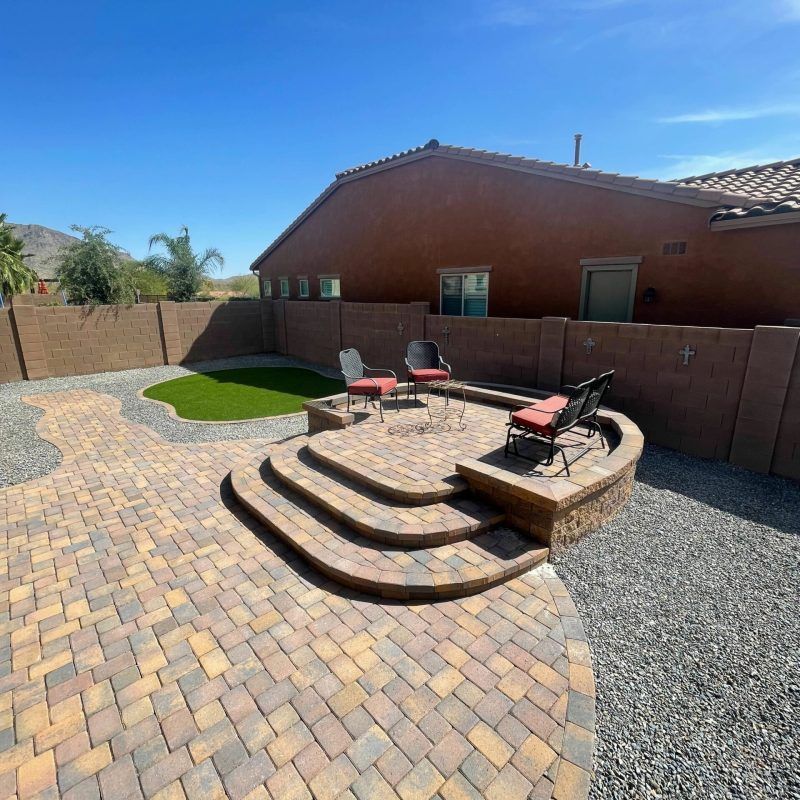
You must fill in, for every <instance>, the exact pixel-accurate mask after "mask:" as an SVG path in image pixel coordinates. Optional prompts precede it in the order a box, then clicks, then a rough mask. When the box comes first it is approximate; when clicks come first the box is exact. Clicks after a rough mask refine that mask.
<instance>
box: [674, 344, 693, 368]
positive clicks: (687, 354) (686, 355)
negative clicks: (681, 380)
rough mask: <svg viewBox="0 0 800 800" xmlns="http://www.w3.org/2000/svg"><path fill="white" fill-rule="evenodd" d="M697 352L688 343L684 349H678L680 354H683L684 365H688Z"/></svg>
mask: <svg viewBox="0 0 800 800" xmlns="http://www.w3.org/2000/svg"><path fill="white" fill-rule="evenodd" d="M695 353H696V351H695V350H692V348H691V347H689V345H688V344H686V345H684V346H683V349H682V350H678V355H680V356H683V366H684V367H688V366H689V359H690V358H691V357H692V356H693V355H695Z"/></svg>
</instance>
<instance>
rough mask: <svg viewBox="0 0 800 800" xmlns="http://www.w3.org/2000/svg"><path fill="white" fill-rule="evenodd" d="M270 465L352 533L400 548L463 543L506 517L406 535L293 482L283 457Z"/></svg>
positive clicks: (285, 482) (280, 477)
mask: <svg viewBox="0 0 800 800" xmlns="http://www.w3.org/2000/svg"><path fill="white" fill-rule="evenodd" d="M270 466H271V467H272V471H273V473H274V474H275V475H276V477H277V478H278V480H279V481H280V482H281V483H282V484H283V485H284V486H286V487H287V488H288V489H291V490H292V491H293V492H296V493H297V494H300V495H302V496H303V497H305V498H306V499H307V500H309V501H310V502H312V503H314V504H315V505H316V506H318V507H319V508H321V509H323V510H324V511H326V512H327V513H328V514H330V515H331V516H332V517H334V518H335V519H337V520H339V522H342V523H344V524H345V525H347V526H348V527H349V528H350V529H351V530H354V531H356V532H357V533H360V534H361V535H362V536H365V537H367V538H368V539H372V540H374V541H376V542H382V543H383V544H390V545H395V546H397V547H437V546H440V545H443V544H450V543H452V542H460V541H463V540H464V539H469V538H471V537H473V536H476V535H477V534H479V533H481V532H483V531H487V530H490V529H491V528H493V527H495V526H497V525H500V524H501V523H502V522H503V520H504V519H505V514H504V513H503V512H501V511H498V512H497V513H496V514H494V515H493V516H492V517H490V518H489V519H487V520H484V521H482V522H478V523H475V524H474V525H462V526H460V527H455V528H449V529H447V528H446V527H445V526H444V525H440V526H438V527H439V528H440V530H438V531H435V532H430V533H425V532H423V533H413V534H409V533H403V532H401V531H400V530H398V527H397V526H392V524H391V523H387V522H386V521H385V520H383V519H377V518H375V517H364V518H358V517H356V516H355V515H353V514H352V513H347V511H346V510H343V509H342V508H340V507H338V506H337V505H335V504H334V503H332V502H330V501H328V500H326V499H325V498H324V497H321V496H320V495H319V494H317V493H316V492H315V491H314V488H313V487H310V486H305V485H303V484H301V483H299V482H298V481H297V480H295V479H293V477H292V476H291V474H290V470H289V469H287V468H286V464H285V462H284V460H283V459H282V458H277V457H274V458H271V459H270Z"/></svg>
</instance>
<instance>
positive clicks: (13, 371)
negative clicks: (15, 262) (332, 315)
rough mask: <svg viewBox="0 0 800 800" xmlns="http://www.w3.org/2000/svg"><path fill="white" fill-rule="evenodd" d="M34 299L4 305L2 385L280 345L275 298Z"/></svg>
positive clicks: (0, 318)
mask: <svg viewBox="0 0 800 800" xmlns="http://www.w3.org/2000/svg"><path fill="white" fill-rule="evenodd" d="M31 296H34V295H31ZM27 297H28V296H26V297H25V298H24V300H23V302H19V301H18V300H16V299H15V300H14V301H13V304H12V307H11V309H10V310H9V309H4V310H0V383H5V382H9V381H15V380H22V379H24V378H25V377H27V378H28V379H30V380H36V379H39V378H49V377H60V376H64V375H85V374H90V373H94V372H105V371H115V370H123V369H134V368H137V367H153V366H159V365H162V364H178V363H180V362H191V361H200V360H204V359H209V358H224V357H227V356H235V355H244V354H250V353H263V352H265V351H267V352H269V351H272V350H273V349H274V346H275V331H274V328H275V323H274V318H273V317H274V315H273V308H272V301H269V300H267V301H259V300H253V301H252V302H250V301H236V302H230V303H184V304H180V303H170V302H164V303H158V304H156V303H142V304H140V305H135V306H41V305H36V304H32V303H29V302H25V301H26V300H27ZM265 327H266V330H265ZM15 333H16V339H15ZM17 342H18V344H19V346H18V347H17Z"/></svg>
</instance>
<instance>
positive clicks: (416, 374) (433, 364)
mask: <svg viewBox="0 0 800 800" xmlns="http://www.w3.org/2000/svg"><path fill="white" fill-rule="evenodd" d="M406 370H407V372H408V389H407V392H406V397H410V396H411V387H412V386H413V387H414V405H416V404H417V402H418V401H417V384H419V383H422V384H427V383H431V382H432V381H447V380H450V375H451V374H452V372H453V368H452V367H451V366H450V365H449V364H448V363H447V362H446V361H445V360H444V359H443V358H442V357H441V355H440V354H439V345H438V344H436V342H409V343H408V347H407V349H406Z"/></svg>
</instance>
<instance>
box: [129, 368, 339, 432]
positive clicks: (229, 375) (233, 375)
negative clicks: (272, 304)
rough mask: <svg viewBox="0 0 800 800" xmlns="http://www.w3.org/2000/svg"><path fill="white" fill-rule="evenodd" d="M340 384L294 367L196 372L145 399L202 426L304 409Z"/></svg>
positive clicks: (156, 389) (334, 391)
mask: <svg viewBox="0 0 800 800" xmlns="http://www.w3.org/2000/svg"><path fill="white" fill-rule="evenodd" d="M344 389H345V385H344V381H339V380H335V379H334V378H326V377H324V376H323V375H320V374H319V373H317V372H312V371H311V370H309V369H301V368H299V367H248V368H245V369H223V370H219V371H217V372H202V373H201V372H198V373H197V374H196V375H186V376H185V377H183V378H175V380H171V381H164V382H163V383H157V384H156V385H155V386H150V387H149V388H147V389H145V391H144V396H145V397H148V398H150V399H151V400H161V402H163V403H169V405H171V406H172V407H173V408H174V409H175V413H176V414H177V415H178V416H179V417H182V418H183V419H196V420H202V421H205V422H214V421H218V422H224V421H227V420H243V419H254V418H256V417H275V416H278V415H280V414H293V413H296V412H298V411H302V410H303V403H304V402H305V401H306V400H314V399H317V398H319V397H327V396H328V395H331V394H338V393H340V392H343V391H344Z"/></svg>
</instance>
